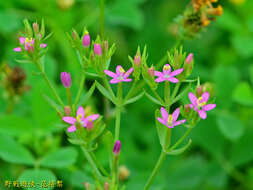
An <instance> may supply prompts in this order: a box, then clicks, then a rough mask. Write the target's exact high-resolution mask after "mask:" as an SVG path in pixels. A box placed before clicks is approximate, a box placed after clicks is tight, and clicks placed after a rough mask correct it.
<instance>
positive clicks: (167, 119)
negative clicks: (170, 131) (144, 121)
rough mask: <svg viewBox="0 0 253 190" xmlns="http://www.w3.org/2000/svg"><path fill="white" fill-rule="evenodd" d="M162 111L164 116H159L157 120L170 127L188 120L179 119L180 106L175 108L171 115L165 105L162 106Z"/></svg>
mask: <svg viewBox="0 0 253 190" xmlns="http://www.w3.org/2000/svg"><path fill="white" fill-rule="evenodd" d="M160 111H161V114H162V118H160V117H158V118H157V120H158V121H159V122H160V123H162V124H163V125H165V126H167V127H168V128H174V127H175V126H177V125H181V124H183V123H185V122H186V120H185V119H183V120H179V121H177V118H178V116H179V113H180V109H179V108H177V109H175V111H174V112H173V113H172V114H171V115H169V114H168V112H167V111H166V110H165V109H164V107H161V109H160Z"/></svg>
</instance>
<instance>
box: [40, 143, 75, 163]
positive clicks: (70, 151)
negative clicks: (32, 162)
mask: <svg viewBox="0 0 253 190" xmlns="http://www.w3.org/2000/svg"><path fill="white" fill-rule="evenodd" d="M76 158H77V151H76V149H75V148H73V147H67V148H61V149H59V150H57V151H56V152H51V153H49V154H47V155H46V156H45V157H43V158H41V159H40V165H41V166H44V167H48V168H62V167H67V166H69V165H72V164H74V163H75V161H76Z"/></svg>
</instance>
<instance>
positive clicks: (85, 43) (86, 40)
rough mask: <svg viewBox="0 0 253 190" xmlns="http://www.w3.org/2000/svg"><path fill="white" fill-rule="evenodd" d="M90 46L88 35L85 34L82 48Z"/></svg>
mask: <svg viewBox="0 0 253 190" xmlns="http://www.w3.org/2000/svg"><path fill="white" fill-rule="evenodd" d="M89 45H90V35H89V33H88V32H87V33H86V34H85V35H84V36H83V46H84V47H89Z"/></svg>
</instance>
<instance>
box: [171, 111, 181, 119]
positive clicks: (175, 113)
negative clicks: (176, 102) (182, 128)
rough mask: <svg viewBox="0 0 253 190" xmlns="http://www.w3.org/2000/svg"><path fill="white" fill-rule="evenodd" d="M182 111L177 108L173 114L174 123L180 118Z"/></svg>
mask: <svg viewBox="0 0 253 190" xmlns="http://www.w3.org/2000/svg"><path fill="white" fill-rule="evenodd" d="M179 113H180V109H179V108H177V109H176V110H175V111H174V112H173V113H172V121H173V122H175V121H176V120H177V118H178V116H179Z"/></svg>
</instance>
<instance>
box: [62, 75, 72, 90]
mask: <svg viewBox="0 0 253 190" xmlns="http://www.w3.org/2000/svg"><path fill="white" fill-rule="evenodd" d="M61 82H62V84H63V86H64V87H65V88H69V87H70V86H71V75H70V73H69V74H68V73H67V72H62V73H61Z"/></svg>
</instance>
